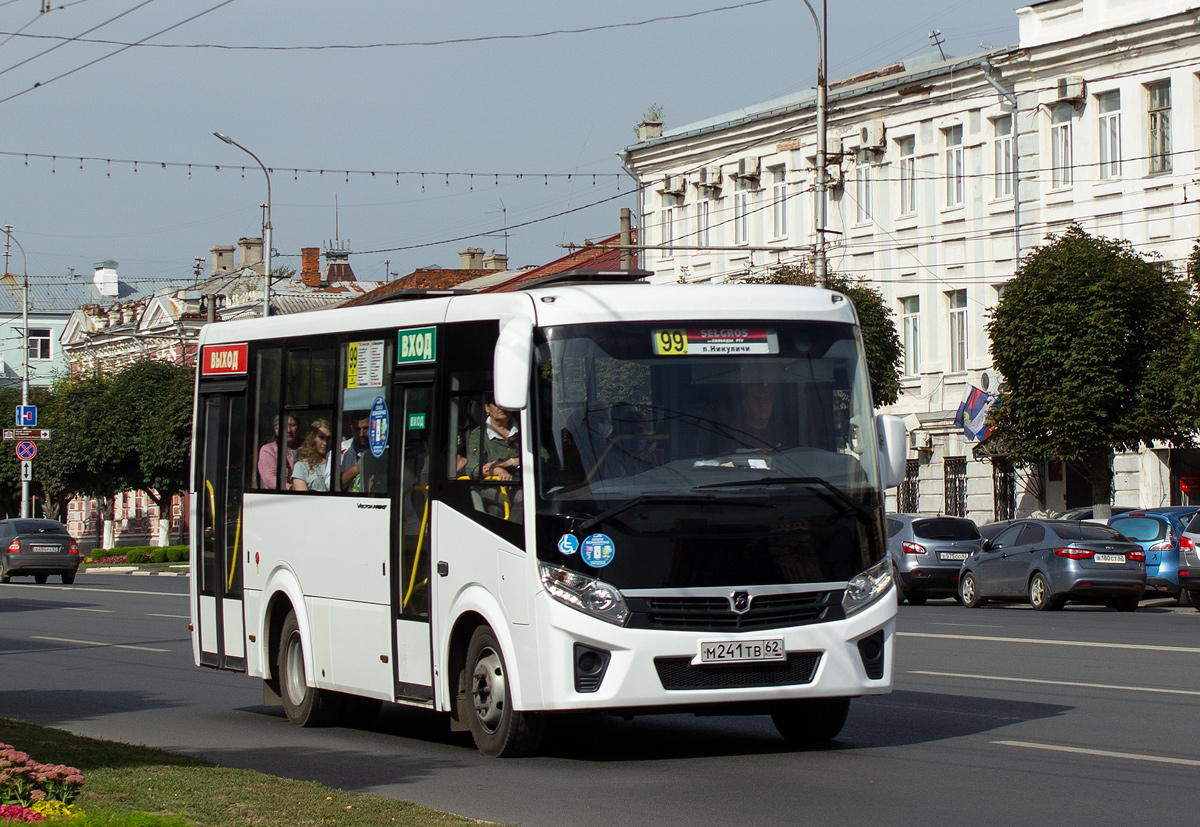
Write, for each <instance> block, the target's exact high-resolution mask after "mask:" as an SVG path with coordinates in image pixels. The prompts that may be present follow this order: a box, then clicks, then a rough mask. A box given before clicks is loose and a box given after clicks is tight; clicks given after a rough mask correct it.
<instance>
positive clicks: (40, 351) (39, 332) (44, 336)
mask: <svg viewBox="0 0 1200 827" xmlns="http://www.w3.org/2000/svg"><path fill="white" fill-rule="evenodd" d="M29 358H30V359H49V358H50V330H49V329H48V328H44V327H31V328H29Z"/></svg>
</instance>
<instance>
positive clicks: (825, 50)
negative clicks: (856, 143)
mask: <svg viewBox="0 0 1200 827" xmlns="http://www.w3.org/2000/svg"><path fill="white" fill-rule="evenodd" d="M803 2H804V5H806V6H808V13H809V14H811V15H812V19H813V25H814V26H816V27H817V134H816V141H817V157H816V164H815V165H816V174H817V181H816V186H815V187H813V197H814V199H815V200H816V208H815V210H814V215H815V217H816V222H815V223H816V235H817V237H816V249H815V251H814V252H813V276H814V277H815V279H816V282H817V284H819V285H821V286H824V284H825V274H826V272H827V269H828V267H827V264H826V262H825V200H826V192H827V188H828V185H827V184H826V182H825V163H826V158H825V150H826V143H827V139H826V135H825V132H826V122H825V121H826V108H827V105H828V98H829V78H828V77H826V70H827V69H828V62H827V58H828V57H829V29H828V27H827V26H826V21H828V19H829V5H828V0H821V19H820V20H817V11H816V9H814V8H813V7H812V3H810V2H808V0H803Z"/></svg>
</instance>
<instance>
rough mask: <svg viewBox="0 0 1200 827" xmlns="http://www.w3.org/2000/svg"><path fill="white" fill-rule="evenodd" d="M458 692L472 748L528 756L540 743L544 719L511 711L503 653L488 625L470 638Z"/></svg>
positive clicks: (495, 754)
mask: <svg viewBox="0 0 1200 827" xmlns="http://www.w3.org/2000/svg"><path fill="white" fill-rule="evenodd" d="M465 667H466V668H465V669H464V671H463V675H462V678H461V679H460V681H459V693H460V696H461V697H462V698H463V703H464V705H465V706H466V707H467V709H466V710H465V712H466V715H465V717H466V719H467V721H468V726H469V727H470V730H471V737H472V738H474V739H475V746H476V747H477V748H478V749H479V751H480V752H481V753H483V754H484V755H489V756H493V757H496V758H508V757H512V756H518V755H530V754H531V753H533V752H534V751H535V750H537V748H538V745H539V744H540V743H541V740H542V732H543V731H544V728H545V719H543V718H542V717H541V716H539V715H535V714H531V713H528V712H519V711H517V710H516V709H513V705H512V692H511V690H510V688H509V672H508V667H507V665H506V664H505V662H504V652H503V651H502V650H501V649H500V643H499V641H497V640H496V635H495V633H494V632H493V631H492V630H491V628H490V627H488V626H480V627H478V628H477V629H475V632H474V634H472V635H471V643H470V644H469V645H468V646H467V659H466V663H465Z"/></svg>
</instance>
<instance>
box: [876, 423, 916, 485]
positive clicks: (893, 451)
mask: <svg viewBox="0 0 1200 827" xmlns="http://www.w3.org/2000/svg"><path fill="white" fill-rule="evenodd" d="M875 432H876V433H877V434H878V435H879V476H880V478H881V481H882V482H883V487H884V488H885V489H886V488H895V487H896V486H897V485H900V484H901V483H902V482H904V471H905V466H906V465H907V460H908V444H907V443H908V429H907V428H905V427H904V420H903V419H901V418H900V417H898V416H889V415H888V414H880V415H879V416H876V417H875Z"/></svg>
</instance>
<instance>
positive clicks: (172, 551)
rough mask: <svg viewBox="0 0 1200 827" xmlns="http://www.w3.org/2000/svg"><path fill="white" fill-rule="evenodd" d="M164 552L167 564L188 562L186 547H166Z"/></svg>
mask: <svg viewBox="0 0 1200 827" xmlns="http://www.w3.org/2000/svg"><path fill="white" fill-rule="evenodd" d="M166 552H167V562H168V563H186V562H187V560H188V547H187V546H167V548H166Z"/></svg>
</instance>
